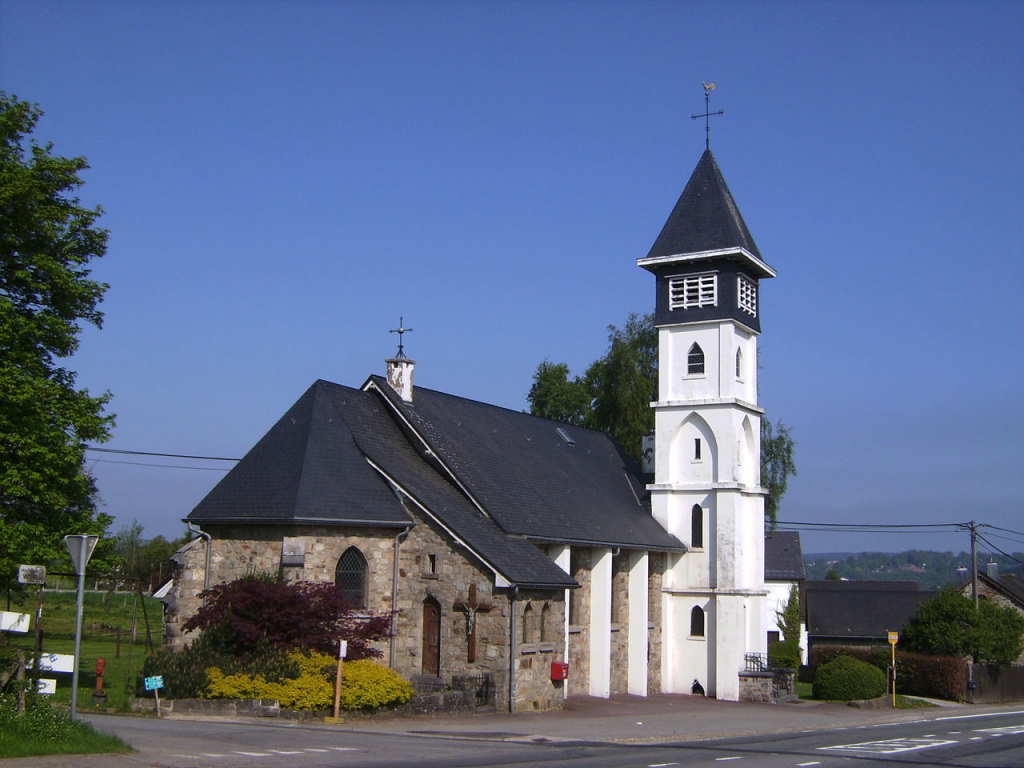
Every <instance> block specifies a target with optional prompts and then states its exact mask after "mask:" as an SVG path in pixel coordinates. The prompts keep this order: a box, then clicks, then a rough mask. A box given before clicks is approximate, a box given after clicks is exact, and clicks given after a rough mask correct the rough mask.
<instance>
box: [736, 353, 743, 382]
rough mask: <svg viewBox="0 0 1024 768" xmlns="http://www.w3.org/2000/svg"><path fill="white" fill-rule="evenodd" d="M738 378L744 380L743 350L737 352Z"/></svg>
mask: <svg viewBox="0 0 1024 768" xmlns="http://www.w3.org/2000/svg"><path fill="white" fill-rule="evenodd" d="M736 378H737V379H742V378H743V350H742V349H737V350H736Z"/></svg>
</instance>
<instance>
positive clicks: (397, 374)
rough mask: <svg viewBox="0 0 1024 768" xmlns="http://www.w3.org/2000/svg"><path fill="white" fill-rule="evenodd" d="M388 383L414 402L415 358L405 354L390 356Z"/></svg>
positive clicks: (403, 397) (407, 400) (400, 394)
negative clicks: (413, 378)
mask: <svg viewBox="0 0 1024 768" xmlns="http://www.w3.org/2000/svg"><path fill="white" fill-rule="evenodd" d="M386 362H387V364H388V384H390V385H391V388H392V389H393V390H395V392H397V393H398V394H399V396H400V397H401V398H402V400H404V401H405V402H407V403H411V402H412V373H413V368H415V366H416V361H415V360H410V359H409V358H408V357H406V356H405V355H401V356H399V357H392V358H389V359H388V360H387V361H386Z"/></svg>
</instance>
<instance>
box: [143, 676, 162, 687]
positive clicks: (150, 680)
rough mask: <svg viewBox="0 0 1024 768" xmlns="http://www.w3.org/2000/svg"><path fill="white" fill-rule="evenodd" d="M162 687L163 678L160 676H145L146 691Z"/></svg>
mask: <svg viewBox="0 0 1024 768" xmlns="http://www.w3.org/2000/svg"><path fill="white" fill-rule="evenodd" d="M163 687H164V679H163V677H162V676H160V675H156V676H155V677H147V678H146V690H147V691H155V690H157V689H158V688H163Z"/></svg>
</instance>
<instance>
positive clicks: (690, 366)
mask: <svg viewBox="0 0 1024 768" xmlns="http://www.w3.org/2000/svg"><path fill="white" fill-rule="evenodd" d="M703 373H704V350H703V349H701V348H700V344H698V343H697V342H694V343H693V345H692V346H691V347H690V351H689V352H688V353H687V355H686V374H687V375H688V376H694V375H697V374H703Z"/></svg>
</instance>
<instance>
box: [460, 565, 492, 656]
mask: <svg viewBox="0 0 1024 768" xmlns="http://www.w3.org/2000/svg"><path fill="white" fill-rule="evenodd" d="M493 608H494V606H493V605H491V604H490V603H481V602H478V601H477V597H476V584H470V585H469V600H465V601H463V602H459V603H456V604H455V610H457V611H465V612H466V641H467V654H466V660H467V661H468V662H469V663H470V664H472V663H473V662H474V661H476V614H477V611H482V612H483V613H487V612H488V611H490V610H491V609H493Z"/></svg>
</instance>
